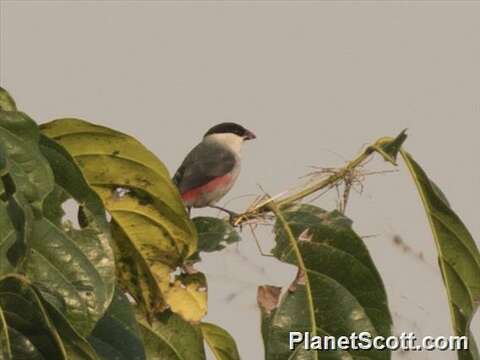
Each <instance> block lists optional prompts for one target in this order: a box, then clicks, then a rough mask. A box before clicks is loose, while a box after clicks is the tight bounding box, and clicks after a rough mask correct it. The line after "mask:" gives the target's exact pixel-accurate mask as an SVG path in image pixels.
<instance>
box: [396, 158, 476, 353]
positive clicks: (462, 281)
mask: <svg viewBox="0 0 480 360" xmlns="http://www.w3.org/2000/svg"><path fill="white" fill-rule="evenodd" d="M402 156H403V159H404V160H405V162H406V164H407V167H408V169H409V170H410V173H411V175H412V177H413V180H414V181H415V185H416V186H417V189H418V192H419V194H420V197H421V199H422V203H423V206H424V208H425V211H426V213H427V217H428V220H429V222H430V226H431V229H432V233H433V236H434V239H435V243H436V247H437V252H438V263H439V266H440V271H441V273H442V276H443V281H444V284H445V287H446V290H447V295H448V301H449V305H450V313H451V316H452V323H453V324H452V325H453V330H454V332H455V335H458V336H468V337H469V350H467V351H462V350H459V351H458V358H459V359H461V360H477V359H480V355H479V352H478V348H477V346H476V344H475V341H474V339H473V336H472V334H471V331H470V323H471V321H472V318H473V316H474V314H475V312H476V311H477V309H478V306H479V304H480V254H479V251H478V248H477V246H476V245H475V241H474V240H473V238H472V235H471V234H470V232H469V231H468V229H467V228H466V226H465V225H464V224H463V222H462V221H461V220H460V218H459V217H458V215H457V214H456V213H455V212H454V211H453V210H452V208H451V207H450V204H449V203H448V201H447V199H446V198H445V196H444V195H443V193H442V192H441V190H440V189H439V188H438V187H437V186H436V185H435V183H433V182H432V181H431V180H430V179H429V178H428V176H427V174H426V173H425V171H424V170H423V169H422V168H421V167H420V165H419V164H418V163H417V162H416V161H415V160H414V159H413V158H412V156H411V155H410V154H408V153H407V152H402Z"/></svg>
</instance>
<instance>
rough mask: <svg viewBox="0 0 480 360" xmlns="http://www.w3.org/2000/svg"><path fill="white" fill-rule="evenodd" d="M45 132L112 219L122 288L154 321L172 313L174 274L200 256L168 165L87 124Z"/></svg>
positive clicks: (68, 123)
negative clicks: (155, 316) (188, 260)
mask: <svg viewBox="0 0 480 360" xmlns="http://www.w3.org/2000/svg"><path fill="white" fill-rule="evenodd" d="M42 132H43V133H44V134H45V135H47V136H49V137H50V138H52V139H54V140H55V141H57V142H58V143H60V144H62V145H63V146H64V147H65V148H66V149H67V150H68V151H69V153H70V154H71V155H72V156H73V157H74V158H75V160H76V162H77V163H78V164H79V165H80V167H81V169H82V172H83V174H84V175H85V177H86V179H87V181H88V183H89V184H90V186H92V188H93V189H94V190H95V191H96V192H97V193H98V194H99V195H100V197H101V198H102V200H103V203H104V205H105V207H106V208H107V210H108V211H109V212H110V214H111V215H112V222H113V229H114V232H113V235H114V240H115V246H116V252H117V263H118V276H119V280H120V282H121V284H122V286H123V287H125V288H126V289H127V290H128V292H129V293H130V294H132V296H134V298H135V299H136V301H137V303H138V304H139V305H140V306H141V307H142V308H143V310H144V312H145V313H146V314H147V315H148V316H149V317H152V316H153V314H154V313H156V312H161V311H163V310H165V309H166V308H168V307H169V304H167V302H166V293H167V292H168V291H169V289H170V273H171V272H172V271H174V270H175V269H176V268H177V267H178V266H180V265H182V264H183V262H184V259H186V258H187V257H188V256H190V255H191V254H193V253H194V252H195V251H196V246H197V236H196V232H195V228H194V226H193V224H192V223H191V221H190V219H189V218H188V217H187V214H186V211H185V207H184V205H183V203H182V201H181V199H180V195H179V193H178V190H177V189H176V187H175V185H174V184H173V183H172V182H171V180H170V175H169V174H168V171H167V169H166V168H165V166H164V165H163V164H162V162H161V161H160V160H158V159H157V157H155V155H153V154H152V153H151V152H150V151H148V150H147V149H146V148H145V147H144V146H143V145H142V144H141V143H140V142H138V141H137V140H135V139H134V138H132V137H130V136H128V135H125V134H123V133H120V132H118V131H114V130H111V129H108V128H106V127H102V126H98V125H94V124H91V123H88V122H86V121H83V120H78V119H60V120H55V121H52V122H50V123H47V124H44V125H42Z"/></svg>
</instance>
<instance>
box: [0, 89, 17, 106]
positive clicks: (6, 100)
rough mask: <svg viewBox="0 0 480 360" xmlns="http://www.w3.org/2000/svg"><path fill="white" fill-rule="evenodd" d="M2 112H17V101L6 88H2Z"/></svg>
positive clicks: (0, 92) (0, 90)
mask: <svg viewBox="0 0 480 360" xmlns="http://www.w3.org/2000/svg"><path fill="white" fill-rule="evenodd" d="M0 110H4V111H17V106H16V105H15V100H13V98H12V97H11V96H10V94H9V93H8V92H7V90H5V89H4V88H2V87H0Z"/></svg>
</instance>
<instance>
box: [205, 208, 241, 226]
mask: <svg viewBox="0 0 480 360" xmlns="http://www.w3.org/2000/svg"><path fill="white" fill-rule="evenodd" d="M208 207H211V208H213V209H217V210H221V211H224V212H226V213H227V214H228V215H229V216H230V223H232V224H233V221H234V220H235V218H236V217H238V214H237V213H236V212H233V211H232V210H228V209H225V208H223V207H221V206H217V205H208Z"/></svg>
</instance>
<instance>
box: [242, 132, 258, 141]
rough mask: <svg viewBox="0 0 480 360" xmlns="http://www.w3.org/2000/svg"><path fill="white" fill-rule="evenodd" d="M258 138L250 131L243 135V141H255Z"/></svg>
mask: <svg viewBox="0 0 480 360" xmlns="http://www.w3.org/2000/svg"><path fill="white" fill-rule="evenodd" d="M256 138H257V137H256V136H255V134H254V133H253V132H251V131H249V130H247V132H246V133H245V135H243V139H244V140H253V139H256Z"/></svg>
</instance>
